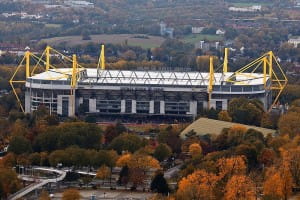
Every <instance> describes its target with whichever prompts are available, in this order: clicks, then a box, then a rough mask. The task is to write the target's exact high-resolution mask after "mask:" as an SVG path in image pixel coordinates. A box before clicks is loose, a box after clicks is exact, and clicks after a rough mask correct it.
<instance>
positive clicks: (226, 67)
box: [223, 48, 228, 73]
mask: <svg viewBox="0 0 300 200" xmlns="http://www.w3.org/2000/svg"><path fill="white" fill-rule="evenodd" d="M224 54H225V55H224V64H223V73H227V72H228V48H225V52H224Z"/></svg>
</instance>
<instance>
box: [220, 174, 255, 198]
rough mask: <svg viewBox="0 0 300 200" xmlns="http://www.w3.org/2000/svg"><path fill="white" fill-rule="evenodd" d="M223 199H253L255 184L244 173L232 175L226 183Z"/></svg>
mask: <svg viewBox="0 0 300 200" xmlns="http://www.w3.org/2000/svg"><path fill="white" fill-rule="evenodd" d="M224 199H225V200H255V199H256V194H255V186H254V184H253V182H252V180H251V179H250V178H249V177H247V176H245V175H234V176H232V177H231V178H230V179H229V181H228V182H227V184H226V187H225V196H224Z"/></svg>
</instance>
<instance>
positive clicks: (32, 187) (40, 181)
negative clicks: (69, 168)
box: [8, 167, 66, 200]
mask: <svg viewBox="0 0 300 200" xmlns="http://www.w3.org/2000/svg"><path fill="white" fill-rule="evenodd" d="M34 169H35V170H40V171H47V172H54V173H56V174H58V175H59V176H58V177H57V178H51V179H41V178H32V177H29V176H26V175H20V176H19V177H20V178H21V179H22V180H25V181H35V183H33V184H31V185H28V186H27V187H25V188H23V189H21V190H19V191H18V192H16V193H14V194H12V195H10V196H9V197H8V199H9V200H17V199H19V198H22V197H23V196H25V195H26V194H28V193H30V192H32V191H34V190H36V189H38V188H40V187H42V186H44V185H46V184H48V183H56V182H59V181H62V180H63V179H64V178H65V177H66V172H65V171H62V170H58V169H54V168H47V167H34Z"/></svg>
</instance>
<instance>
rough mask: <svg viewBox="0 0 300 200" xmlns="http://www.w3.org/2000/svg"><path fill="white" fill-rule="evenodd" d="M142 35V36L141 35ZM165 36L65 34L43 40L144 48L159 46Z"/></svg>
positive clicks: (71, 43) (55, 42)
mask: <svg viewBox="0 0 300 200" xmlns="http://www.w3.org/2000/svg"><path fill="white" fill-rule="evenodd" d="M141 36H142V37H141ZM164 40H165V39H164V38H163V37H158V36H145V35H137V34H111V35H108V34H102V35H91V40H82V36H65V37H54V38H48V39H43V40H41V42H46V43H47V44H49V45H57V44H60V43H63V42H64V43H66V45H67V46H74V45H78V44H86V43H89V42H94V43H99V44H100V43H104V44H108V43H110V44H125V43H126V42H127V44H128V45H129V46H139V47H142V48H144V49H148V48H154V47H159V46H160V45H161V44H162V43H163V42H164Z"/></svg>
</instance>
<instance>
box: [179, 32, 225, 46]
mask: <svg viewBox="0 0 300 200" xmlns="http://www.w3.org/2000/svg"><path fill="white" fill-rule="evenodd" d="M223 39H224V38H223V37H222V36H219V35H206V34H192V35H187V36H185V37H184V38H183V39H182V41H183V42H186V43H190V44H195V43H196V42H199V41H201V40H208V41H215V40H223Z"/></svg>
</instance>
